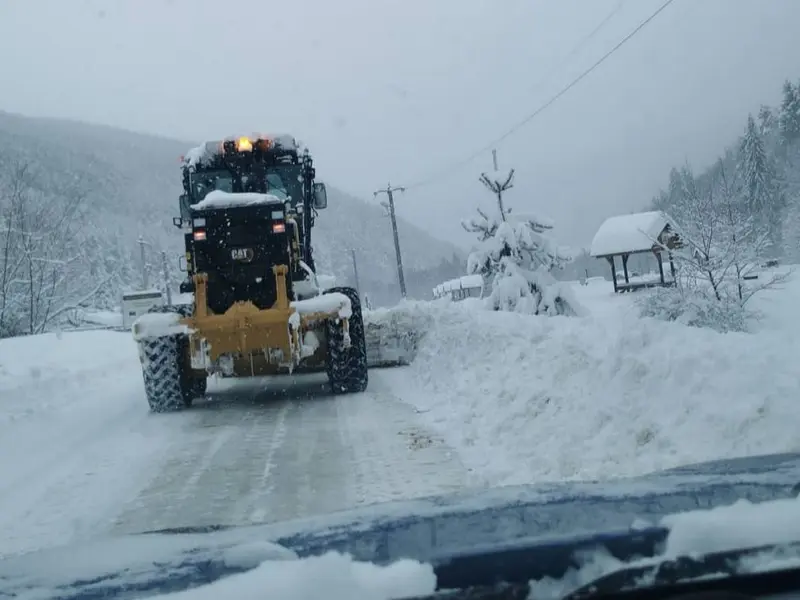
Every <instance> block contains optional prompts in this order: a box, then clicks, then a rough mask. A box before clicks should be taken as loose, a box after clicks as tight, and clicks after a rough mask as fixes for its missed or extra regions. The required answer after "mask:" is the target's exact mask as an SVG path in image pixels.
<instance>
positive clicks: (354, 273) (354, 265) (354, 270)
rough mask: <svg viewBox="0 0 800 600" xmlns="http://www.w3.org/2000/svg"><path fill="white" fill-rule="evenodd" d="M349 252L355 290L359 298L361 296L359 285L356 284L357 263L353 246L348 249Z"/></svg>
mask: <svg viewBox="0 0 800 600" xmlns="http://www.w3.org/2000/svg"><path fill="white" fill-rule="evenodd" d="M350 254H351V256H352V257H353V275H354V277H355V279H356V292H357V293H358V296H359V298H360V297H361V286H360V285H359V284H358V263H357V262H356V250H355V248H351V249H350Z"/></svg>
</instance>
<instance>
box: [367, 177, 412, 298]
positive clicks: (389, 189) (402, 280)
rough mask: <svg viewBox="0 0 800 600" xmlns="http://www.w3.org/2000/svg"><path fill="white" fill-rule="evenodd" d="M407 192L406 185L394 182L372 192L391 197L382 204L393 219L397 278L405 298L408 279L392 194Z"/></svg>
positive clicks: (375, 194)
mask: <svg viewBox="0 0 800 600" xmlns="http://www.w3.org/2000/svg"><path fill="white" fill-rule="evenodd" d="M397 191H400V192H405V191H406V189H405V188H404V187H394V188H393V187H392V184H391V183H390V184H389V185H387V186H386V189H385V190H378V191H377V192H374V193H373V194H372V196H373V197H375V196H377V195H378V194H386V196H387V197H388V198H389V202H388V204H386V203H383V202H381V205H382V206H383V207H384V208H388V209H389V217H391V219H392V233H393V234H394V253H395V255H396V256H397V280H398V282H399V283H400V294H402V296H403V298H405V297H406V280H405V278H404V277H403V257H402V256H401V255H400V238H399V237H398V236H397V219H396V218H395V214H394V196H393V195H392V193H393V192H397Z"/></svg>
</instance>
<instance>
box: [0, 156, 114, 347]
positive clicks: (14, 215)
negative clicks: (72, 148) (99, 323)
mask: <svg viewBox="0 0 800 600" xmlns="http://www.w3.org/2000/svg"><path fill="white" fill-rule="evenodd" d="M5 175H6V177H5V178H4V180H3V181H2V182H0V184H2V185H0V247H2V249H3V250H2V253H0V337H6V336H11V335H20V334H33V333H41V332H43V331H45V330H46V328H47V327H48V326H49V325H50V324H52V323H55V322H57V321H58V320H59V319H62V318H64V317H65V316H66V314H67V313H68V312H70V311H72V310H73V309H74V308H75V307H78V306H81V305H82V304H84V303H86V302H88V301H89V300H90V299H91V298H93V297H94V296H95V295H96V294H97V292H98V290H99V289H100V288H101V287H102V285H103V284H104V280H102V279H99V278H98V279H94V278H93V277H92V271H91V268H90V265H89V261H88V260H87V259H88V256H87V254H86V248H85V247H83V246H82V244H80V243H79V242H80V239H81V238H80V236H79V232H80V231H81V229H82V227H83V224H84V223H85V222H86V220H87V219H86V218H85V215H84V214H83V209H84V195H83V193H82V191H81V188H80V183H79V182H76V185H75V187H73V188H66V187H65V188H63V189H62V190H61V192H60V194H59V195H58V196H52V195H50V194H48V193H47V192H45V191H43V190H41V189H37V186H36V185H35V183H36V181H35V180H36V172H35V171H34V170H32V169H31V168H30V165H29V164H27V163H19V164H16V165H10V166H9V170H8V171H7V172H6V173H5Z"/></svg>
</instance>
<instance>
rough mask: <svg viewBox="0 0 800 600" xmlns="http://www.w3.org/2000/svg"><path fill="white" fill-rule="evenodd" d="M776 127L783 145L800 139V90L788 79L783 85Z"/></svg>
mask: <svg viewBox="0 0 800 600" xmlns="http://www.w3.org/2000/svg"><path fill="white" fill-rule="evenodd" d="M778 125H779V127H780V132H781V139H782V141H783V142H784V143H786V144H791V143H792V142H793V141H795V140H796V139H798V138H800V89H798V87H797V86H794V85H792V82H791V81H789V80H788V79H787V80H786V82H785V83H784V84H783V99H782V100H781V108H780V113H779V117H778Z"/></svg>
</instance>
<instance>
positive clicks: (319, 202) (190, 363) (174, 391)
mask: <svg viewBox="0 0 800 600" xmlns="http://www.w3.org/2000/svg"><path fill="white" fill-rule="evenodd" d="M182 170H183V187H184V193H183V194H182V195H181V197H180V210H181V216H180V217H176V218H175V219H174V224H175V225H176V227H180V228H181V229H182V230H183V231H184V240H185V246H186V255H185V259H186V271H187V276H188V277H187V280H186V281H185V282H184V283H182V284H181V292H183V293H191V297H192V298H193V301H192V303H191V304H184V305H175V306H159V307H156V308H154V309H153V310H152V312H150V313H148V314H145V315H142V316H141V317H139V318H138V319H137V320H136V322H135V323H134V325H133V334H134V337H135V339H136V341H137V342H138V346H139V358H140V361H141V364H142V371H143V376H144V387H145V393H146V395H147V400H148V402H149V404H150V408H151V410H153V411H154V412H166V411H173V410H178V409H180V408H183V407H187V406H189V405H191V403H192V401H193V400H194V399H195V398H197V397H199V396H202V395H203V394H204V393H205V389H206V381H207V377H208V376H209V375H212V374H216V375H220V376H222V377H250V376H260V375H271V374H277V373H291V372H296V371H299V372H311V371H327V375H328V379H329V381H330V386H331V390H332V392H333V393H337V394H340V393H353V392H362V391H364V390H365V389H366V388H367V383H368V374H367V358H366V342H365V338H364V324H363V319H362V313H361V305H360V302H359V296H358V293H357V292H356V290H354V289H352V288H348V287H339V288H330V289H323V286H321V285H320V282H319V281H318V279H317V276H316V272H315V268H314V257H313V254H312V247H311V231H312V227H313V225H314V220H315V217H316V215H317V212H318V211H319V210H322V209H324V208H325V207H326V206H327V192H326V189H325V185H324V184H323V183H317V182H315V181H314V178H315V170H314V166H313V162H312V159H311V156H310V155H309V153H308V151H307V150H305V151H301V150H300V149H299V147H298V145H297V143H296V142H295V140H294V138H293V137H291V136H285V135H284V136H266V135H252V136H246V137H239V138H230V139H226V140H222V141H219V142H209V143H206V144H204V145H202V146H200V147H198V148H195V149H193V150H191V151H190V152H189V153H188V154H187V155H186V156H185V157H184V159H183V165H182Z"/></svg>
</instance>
